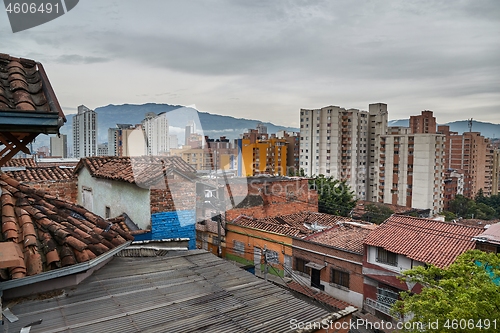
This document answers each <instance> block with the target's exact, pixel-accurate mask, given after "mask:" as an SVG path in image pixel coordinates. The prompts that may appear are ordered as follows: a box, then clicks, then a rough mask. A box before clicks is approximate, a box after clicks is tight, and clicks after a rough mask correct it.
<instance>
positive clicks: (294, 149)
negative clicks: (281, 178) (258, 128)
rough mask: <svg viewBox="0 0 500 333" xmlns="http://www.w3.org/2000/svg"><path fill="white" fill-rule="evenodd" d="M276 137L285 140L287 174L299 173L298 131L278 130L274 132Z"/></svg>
mask: <svg viewBox="0 0 500 333" xmlns="http://www.w3.org/2000/svg"><path fill="white" fill-rule="evenodd" d="M276 137H277V138H278V139H284V140H285V141H286V145H287V149H286V150H287V151H286V167H287V169H288V171H287V174H288V175H300V133H297V132H290V133H289V132H286V131H279V132H278V133H276Z"/></svg>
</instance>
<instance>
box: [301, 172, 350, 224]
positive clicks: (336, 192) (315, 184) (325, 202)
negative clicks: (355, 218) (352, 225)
mask: <svg viewBox="0 0 500 333" xmlns="http://www.w3.org/2000/svg"><path fill="white" fill-rule="evenodd" d="M309 187H310V188H312V189H316V190H317V191H318V211H319V212H320V213H327V214H333V215H340V216H349V214H350V213H351V211H352V209H353V208H354V207H356V198H355V196H354V192H353V191H351V188H350V187H349V185H348V184H347V183H346V181H345V180H342V181H340V180H338V179H333V177H325V176H324V175H319V176H317V177H315V178H312V179H310V180H309Z"/></svg>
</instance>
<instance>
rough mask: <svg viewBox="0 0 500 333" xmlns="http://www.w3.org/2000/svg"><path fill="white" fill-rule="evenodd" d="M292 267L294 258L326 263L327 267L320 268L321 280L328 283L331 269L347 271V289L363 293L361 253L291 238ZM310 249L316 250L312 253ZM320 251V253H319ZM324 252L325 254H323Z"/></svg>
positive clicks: (294, 263)
mask: <svg viewBox="0 0 500 333" xmlns="http://www.w3.org/2000/svg"><path fill="white" fill-rule="evenodd" d="M293 247H294V248H293V252H292V253H293V269H294V270H295V269H296V267H295V265H296V258H301V259H305V260H306V261H313V262H316V263H324V262H326V263H327V267H326V268H324V269H322V270H321V276H320V279H321V281H324V282H325V283H329V282H330V280H331V269H332V268H334V269H337V270H340V271H344V272H348V273H349V290H352V291H354V292H357V293H360V294H363V266H362V265H361V264H362V263H363V255H362V254H355V253H351V252H347V251H342V250H340V249H335V248H332V247H329V246H326V245H321V244H317V243H313V242H310V241H307V240H301V239H296V238H294V239H293ZM296 247H300V248H304V249H308V250H310V251H304V250H301V249H298V248H296ZM311 251H314V252H317V253H313V252H311ZM319 253H321V254H319ZM323 254H325V255H323ZM326 255H330V256H334V257H337V258H339V259H335V258H331V257H328V256H326ZM342 259H346V260H349V261H354V262H357V263H359V265H357V264H354V263H351V262H348V261H344V260H342Z"/></svg>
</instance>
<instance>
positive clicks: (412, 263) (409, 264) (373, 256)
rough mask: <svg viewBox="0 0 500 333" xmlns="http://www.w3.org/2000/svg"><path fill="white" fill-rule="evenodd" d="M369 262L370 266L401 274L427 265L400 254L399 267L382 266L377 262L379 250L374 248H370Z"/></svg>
mask: <svg viewBox="0 0 500 333" xmlns="http://www.w3.org/2000/svg"><path fill="white" fill-rule="evenodd" d="M367 261H368V262H369V263H370V264H374V265H377V266H380V267H382V268H385V269H387V270H390V271H393V272H397V273H401V272H404V271H406V270H408V269H412V268H413V267H416V266H424V265H425V264H424V263H423V262H420V261H416V260H412V259H410V258H408V257H407V256H404V255H401V254H398V265H397V266H392V265H386V264H382V263H380V262H377V248H376V247H374V246H368V256H367Z"/></svg>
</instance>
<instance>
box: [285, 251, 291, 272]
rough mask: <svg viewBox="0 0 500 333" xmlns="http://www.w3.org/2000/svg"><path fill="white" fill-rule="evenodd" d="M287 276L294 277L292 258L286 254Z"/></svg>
mask: <svg viewBox="0 0 500 333" xmlns="http://www.w3.org/2000/svg"><path fill="white" fill-rule="evenodd" d="M285 276H286V277H291V276H292V257H290V256H287V255H286V254H285Z"/></svg>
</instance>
